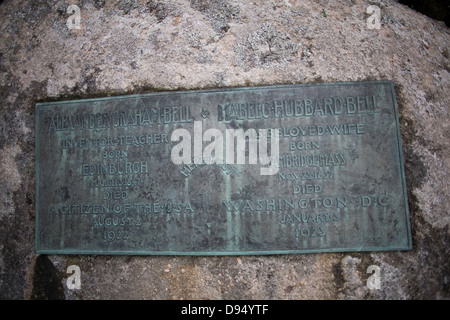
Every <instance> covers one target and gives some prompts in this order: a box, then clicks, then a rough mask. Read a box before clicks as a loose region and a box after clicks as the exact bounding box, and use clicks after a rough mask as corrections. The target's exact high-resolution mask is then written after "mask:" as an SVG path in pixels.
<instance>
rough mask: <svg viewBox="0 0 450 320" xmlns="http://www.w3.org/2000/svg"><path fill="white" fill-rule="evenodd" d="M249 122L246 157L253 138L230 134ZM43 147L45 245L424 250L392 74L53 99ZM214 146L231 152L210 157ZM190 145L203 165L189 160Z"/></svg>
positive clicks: (219, 250) (41, 236) (198, 250)
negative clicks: (416, 235) (415, 229)
mask: <svg viewBox="0 0 450 320" xmlns="http://www.w3.org/2000/svg"><path fill="white" fill-rule="evenodd" d="M177 129H185V130H184V131H183V130H181V131H180V130H177ZM208 129H216V130H209V131H208ZM238 129H243V131H244V132H247V134H249V133H251V132H253V131H252V130H254V132H256V135H257V137H253V138H254V139H250V140H249V142H248V143H249V145H244V147H245V149H246V150H247V151H245V153H244V155H245V157H244V158H243V159H244V162H245V164H236V161H237V159H239V153H240V152H243V149H242V146H239V144H238V143H237V142H236V145H235V148H234V150H231V149H230V145H231V144H230V145H227V143H229V142H230V141H231V139H230V136H227V134H228V133H229V132H233V131H232V130H234V132H239V131H238ZM264 129H276V131H272V136H271V137H267V139H265V140H267V141H266V142H267V143H268V145H269V148H268V149H269V151H270V150H271V148H272V146H274V141H276V140H271V139H272V138H273V137H274V135H273V132H278V133H279V135H278V138H279V144H278V145H279V156H278V157H277V159H278V160H279V161H278V162H279V163H278V166H277V167H276V168H273V167H274V163H276V162H275V161H271V162H269V163H268V162H267V159H266V161H265V162H264V158H262V157H261V155H264V154H261V152H260V151H261V148H260V146H261V145H260V144H259V143H260V142H261V141H262V140H263V137H264V136H263V135H262V132H263V131H264ZM176 130H177V131H176ZM227 130H228V131H227ZM205 132H206V134H205ZM208 133H210V134H211V133H212V135H213V136H214V139H211V138H209V136H210V135H208ZM180 136H181V137H184V138H180ZM188 137H189V138H190V139H191V141H190V142H191V143H190V144H189V148H188V147H187V145H188V144H187V142H188V140H187V138H188ZM172 140H173V141H172ZM237 140H239V137H238V138H237ZM211 141H215V142H216V143H217V144H216V145H214V144H213V143H212V142H211ZM233 141H234V140H233ZM256 141H257V142H258V143H256ZM253 142H255V143H254V144H253V146H257V147H258V152H256V153H255V152H253V153H252V152H249V150H250V149H249V148H250V145H251V144H252V143H253ZM219 145H220V146H221V147H220V148H219V147H218V146H219ZM222 145H223V147H222ZM233 146H234V142H233ZM189 149H190V150H189ZM212 149H214V152H211V150H212ZM221 150H222V151H223V154H222V156H223V157H219V156H221V154H220V151H221ZM230 150H231V151H230ZM272 151H274V152H275V149H273V148H272ZM255 154H256V156H257V158H256V163H253V164H251V163H249V162H250V158H251V157H252V156H254V155H255ZM268 154H270V152H269V153H268ZM268 154H267V155H268ZM273 154H274V153H272V155H273ZM36 155H37V160H36V161H37V163H36V168H37V169H36V199H37V201H36V251H37V253H53V254H55V253H61V254H174V255H175V254H183V255H233V254H234V255H237V254H278V253H303V252H333V251H372V250H407V249H410V248H411V235H410V226H409V214H408V203H407V198H406V187H405V179H404V171H403V159H402V153H401V142H400V132H399V122H398V114H397V106H396V101H395V94H394V89H393V85H392V83H391V82H389V81H372V82H352V83H335V84H320V85H317V84H311V85H294V86H274V87H254V88H239V89H221V90H205V91H191V92H168V93H156V94H148V95H134V96H123V97H110V98H103V99H89V100H78V101H65V102H54V103H40V104H37V106H36ZM208 155H215V156H217V157H218V158H217V159H221V160H222V162H223V163H220V161H218V162H219V163H212V164H205V162H207V161H208V159H209V158H208ZM181 156H184V157H185V158H184V159H185V160H186V159H187V158H189V159H190V160H191V164H183V163H182V164H176V162H177V160H176V159H178V161H179V160H180V159H181V158H180V157H181ZM231 156H232V157H231ZM174 159H175V160H174ZM230 160H231V161H230ZM272 160H273V159H272ZM216 161H217V160H216ZM174 162H175V163H174ZM230 162H234V163H230ZM270 168H272V171H270V170H268V172H269V174H267V172H266V174H263V171H264V170H267V169H270Z"/></svg>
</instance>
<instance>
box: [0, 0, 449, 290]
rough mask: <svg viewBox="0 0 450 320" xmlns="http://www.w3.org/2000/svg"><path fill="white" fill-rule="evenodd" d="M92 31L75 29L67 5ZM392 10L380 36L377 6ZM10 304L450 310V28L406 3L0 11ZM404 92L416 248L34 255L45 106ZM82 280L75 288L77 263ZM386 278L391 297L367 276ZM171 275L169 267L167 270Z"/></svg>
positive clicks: (1, 216)
mask: <svg viewBox="0 0 450 320" xmlns="http://www.w3.org/2000/svg"><path fill="white" fill-rule="evenodd" d="M72 4H77V5H78V6H79V8H80V10H81V20H80V27H81V28H80V29H76V28H73V29H71V30H69V28H68V25H67V24H66V22H67V19H68V18H69V17H70V15H71V14H70V13H67V8H68V6H69V5H72ZM370 4H376V5H378V6H379V7H380V9H381V16H380V22H381V28H380V29H379V30H378V29H369V28H368V27H367V23H366V22H367V19H368V18H369V15H368V14H367V13H366V9H367V7H368V6H369V5H370ZM0 17H2V19H1V20H0V27H1V32H0V39H1V41H0V107H1V113H0V168H1V173H2V175H1V178H0V185H1V189H2V193H1V194H0V200H1V201H0V244H1V245H0V248H1V252H0V298H1V299H448V298H450V292H449V290H450V289H449V288H450V284H449V281H450V280H449V278H450V261H449V257H450V252H449V249H448V244H449V243H450V239H449V224H450V215H449V211H448V207H449V205H450V203H449V197H448V194H449V186H448V181H449V180H450V173H449V172H450V171H449V167H450V121H449V109H448V106H449V105H450V101H449V92H450V75H449V72H450V64H449V49H448V48H449V47H450V34H449V29H448V28H447V27H446V26H445V25H444V23H442V22H437V21H434V20H432V19H430V18H428V17H425V16H423V15H421V14H419V13H416V12H415V11H413V10H411V9H409V8H408V7H406V6H404V5H401V4H398V3H397V2H395V1H391V0H384V1H378V2H376V3H375V2H373V1H363V0H335V1H312V0H305V1H289V0H283V1H282V0H271V1H270V0H264V1H258V2H256V1H237V0H234V1H233V0H214V1H200V0H195V1H194V0H191V1H182V0H169V1H159V0H151V1H143V0H129V1H93V0H92V1H88V0H79V1H70V2H69V1H65V0H63V1H57V0H52V1H42V0H37V1H32V2H28V1H2V2H0ZM368 79H387V80H392V81H393V82H394V84H395V88H396V93H397V99H398V105H399V110H400V124H401V133H402V140H403V153H404V158H405V172H406V180H407V187H408V197H409V207H410V214H411V229H412V236H413V250H411V251H401V252H396V251H393V252H361V253H358V252H351V253H322V254H303V255H300V254H298V255H279V256H275V255H274V256H239V257H235V256H231V257H185V256H181V257H172V256H86V255H71V256H65V255H58V256H57V255H49V256H46V255H43V256H39V257H38V256H37V255H36V254H35V253H34V240H35V237H34V215H35V210H34V201H35V199H34V198H35V191H34V190H35V187H34V183H35V179H34V175H35V173H34V169H35V153H34V152H35V143H34V141H35V140H34V139H35V134H34V110H35V109H34V108H35V104H36V102H38V101H53V100H67V99H77V98H88V97H103V96H110V95H119V94H131V93H143V92H154V91H167V90H181V89H182V90H189V89H203V88H215V87H241V86H255V85H273V84H287V83H311V82H336V81H359V80H368ZM70 265H77V266H79V267H80V270H81V289H73V290H71V289H69V288H68V286H67V279H68V277H69V276H70V274H68V273H67V267H68V266H70ZM372 265H375V266H377V267H379V269H380V289H370V288H369V287H368V286H367V280H368V279H369V277H370V276H372V275H373V274H372V273H368V272H367V269H368V268H369V267H370V266H372ZM169 266H170V267H169Z"/></svg>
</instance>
